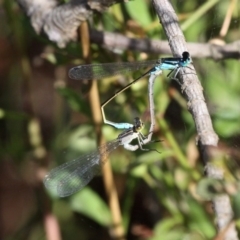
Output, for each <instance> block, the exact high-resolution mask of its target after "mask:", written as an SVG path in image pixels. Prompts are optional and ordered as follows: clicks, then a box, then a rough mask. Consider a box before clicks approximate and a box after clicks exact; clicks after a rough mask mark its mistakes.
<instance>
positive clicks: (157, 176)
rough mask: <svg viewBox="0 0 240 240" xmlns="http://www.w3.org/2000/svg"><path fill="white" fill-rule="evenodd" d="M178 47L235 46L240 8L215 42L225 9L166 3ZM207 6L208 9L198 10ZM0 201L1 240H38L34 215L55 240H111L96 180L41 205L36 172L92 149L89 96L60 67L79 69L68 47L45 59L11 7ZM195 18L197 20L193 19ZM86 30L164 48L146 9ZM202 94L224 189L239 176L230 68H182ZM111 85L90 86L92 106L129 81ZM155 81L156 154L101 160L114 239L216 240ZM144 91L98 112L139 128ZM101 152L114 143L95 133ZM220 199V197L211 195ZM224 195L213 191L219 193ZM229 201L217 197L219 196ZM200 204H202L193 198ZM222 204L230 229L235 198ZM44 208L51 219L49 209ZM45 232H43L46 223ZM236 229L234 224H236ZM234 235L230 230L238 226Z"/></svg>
mask: <svg viewBox="0 0 240 240" xmlns="http://www.w3.org/2000/svg"><path fill="white" fill-rule="evenodd" d="M172 2H173V4H174V7H175V10H176V12H177V13H178V15H179V19H180V23H181V26H182V28H183V30H184V34H185V37H186V40H187V42H195V43H208V42H210V41H215V43H216V42H217V40H218V41H220V40H221V42H225V43H231V42H234V41H236V40H238V39H239V38H240V31H239V30H240V17H239V16H240V15H239V13H240V5H239V4H236V5H235V8H234V11H233V14H232V16H230V27H229V29H228V31H227V33H226V35H224V36H223V37H222V38H220V37H219V32H220V30H221V27H222V24H223V21H224V18H225V16H226V13H227V10H228V8H229V4H230V3H231V2H233V1H211V0H209V1H203V0H195V1H193V0H188V1H182V0H174V1H172ZM210 3H212V6H211V7H207V4H210ZM0 4H1V10H0V17H1V21H0V27H1V29H2V30H1V32H0V42H1V44H0V78H1V81H0V104H1V105H0V129H1V132H0V141H1V142H0V157H1V162H0V164H1V167H0V173H1V174H0V178H1V184H0V191H1V194H0V201H1V206H0V207H1V209H0V212H1V221H0V229H1V232H0V233H1V236H0V238H1V239H29V240H31V239H46V236H45V231H44V227H45V225H44V224H45V221H46V219H45V220H44V217H45V213H46V212H47V211H49V210H50V209H51V210H52V211H53V213H54V215H55V216H57V219H58V222H59V227H60V229H61V234H62V239H68V240H71V239H111V237H110V234H109V232H108V226H109V225H110V224H111V218H110V211H109V208H108V206H107V204H106V201H105V200H106V196H105V192H104V188H103V184H102V179H101V177H97V178H95V179H94V180H93V181H92V182H91V183H90V184H89V185H88V186H87V187H86V188H84V189H83V190H82V191H80V192H78V193H76V194H75V195H73V196H71V197H68V198H64V199H59V198H57V197H54V196H51V194H48V193H47V192H46V190H45V189H44V187H43V184H42V179H43V177H44V175H45V174H46V173H47V170H48V169H50V168H52V167H54V166H56V165H59V164H61V163H63V162H65V161H67V160H71V159H74V158H75V157H76V156H79V155H81V154H83V153H86V152H90V151H92V150H93V149H95V148H96V134H95V130H94V125H93V121H92V113H91V111H90V105H89V102H88V91H89V87H90V86H89V84H83V83H82V82H79V81H74V80H70V79H68V77H67V71H68V70H69V69H70V67H72V66H75V65H78V64H81V63H84V61H83V60H82V50H81V45H80V44H79V43H78V42H76V43H74V42H72V43H70V44H68V46H67V47H66V48H64V49H59V48H57V47H56V46H55V45H54V44H53V43H51V42H50V41H48V39H46V37H44V36H38V35H36V34H35V32H34V31H33V29H32V27H31V25H30V22H29V19H28V17H27V16H26V15H25V13H23V12H22V11H21V9H20V8H19V6H18V5H17V4H16V2H14V1H9V0H6V1H0ZM198 14H199V15H198ZM89 25H90V26H91V28H94V29H99V30H106V31H111V32H118V33H122V34H123V35H126V36H129V37H133V38H143V37H144V38H149V39H159V38H161V39H162V40H165V37H164V32H163V29H162V28H161V26H160V25H159V20H158V19H157V16H156V15H155V13H154V9H153V7H152V5H151V1H147V0H146V1H145V0H141V1H140V0H135V1H131V2H129V3H125V4H117V5H114V6H112V7H111V8H109V10H108V11H107V12H106V13H104V14H102V15H100V14H96V15H94V16H93V18H92V19H90V21H89ZM91 57H92V62H94V63H102V62H117V61H137V60H144V59H157V58H159V57H164V55H161V56H159V55H156V54H147V53H141V52H132V51H118V49H105V48H103V47H101V46H99V45H96V44H92V46H91ZM193 62H194V66H195V68H196V70H197V73H198V76H199V78H200V79H201V83H202V85H203V87H204V93H205V97H206V100H207V104H208V106H209V111H210V113H211V116H212V120H213V124H214V129H215V130H216V132H217V134H218V135H219V136H220V141H219V148H218V149H216V150H215V152H214V159H215V160H216V161H218V164H221V165H222V167H223V168H224V169H225V172H226V176H225V177H226V181H227V182H228V183H231V187H232V188H231V189H233V186H236V184H237V180H238V176H239V156H240V148H239V146H240V144H239V140H240V127H239V125H240V104H239V103H240V81H239V80H240V68H239V60H236V59H232V60H229V59H228V60H222V61H218V62H216V61H214V60H212V59H198V57H197V56H196V57H195V58H193ZM139 74H140V73H139V72H137V73H133V74H131V75H127V76H114V77H111V78H110V79H108V80H107V79H106V80H102V81H99V82H98V86H99V91H100V97H101V101H102V102H103V101H105V100H106V99H107V98H108V97H110V96H111V95H112V94H113V93H114V92H116V91H117V90H118V89H120V88H122V87H123V86H125V85H126V84H127V83H128V82H129V81H131V80H133V79H134V78H135V77H137V76H139ZM166 75H167V73H164V74H163V76H161V77H159V78H158V79H157V81H156V84H155V87H154V98H155V104H156V106H155V107H156V109H155V112H156V121H157V124H156V132H155V133H154V139H161V140H163V141H162V142H161V143H153V144H151V146H150V147H151V148H153V147H154V148H156V149H158V150H159V151H160V152H161V154H158V153H157V152H152V151H150V152H142V151H136V152H129V151H127V150H125V149H123V148H119V149H117V150H116V151H115V152H114V153H113V154H112V155H111V164H112V167H113V170H114V173H115V181H116V184H117V188H118V193H119V199H120V204H121V210H122V215H123V221H124V227H125V230H126V233H127V236H128V237H127V238H128V239H152V240H153V239H165V240H168V239H169V240H170V239H196V240H197V239H199V240H200V239H212V238H213V237H214V236H215V235H216V230H215V226H214V216H213V211H212V208H211V203H210V202H209V199H210V195H209V191H207V190H206V184H204V183H203V182H202V181H201V179H203V171H204V169H203V167H202V164H201V162H200V161H199V154H198V150H197V148H196V145H195V137H196V131H195V126H194V122H193V120H192V117H191V115H190V114H189V112H188V110H187V106H186V102H185V100H184V98H183V96H182V95H181V92H180V90H179V89H180V88H179V86H178V83H176V82H173V81H170V80H169V79H168V78H167V77H166ZM147 98H148V95H147V81H146V80H141V81H139V82H138V83H137V84H135V85H134V86H132V88H131V89H129V90H127V91H126V92H124V93H123V94H121V95H120V96H119V97H117V99H116V101H113V102H111V103H110V104H109V105H108V106H107V108H106V114H107V116H108V119H110V120H113V121H117V122H121V121H128V122H132V121H133V118H134V117H136V116H139V117H141V118H142V119H143V121H144V122H145V123H146V130H145V133H147V129H148V125H149V111H148V99H147ZM102 128H103V132H104V136H105V138H106V140H107V141H109V140H113V139H115V138H116V137H117V136H118V134H119V131H117V130H115V129H113V128H112V127H110V126H102ZM221 190H222V191H223V189H222V188H221ZM225 190H226V189H224V191H225ZM227 190H229V189H227ZM204 193H205V195H204ZM231 193H232V196H231V197H232V202H233V207H234V212H235V215H236V216H235V217H236V220H237V219H238V213H239V211H240V209H239V206H240V205H239V204H238V203H239V200H238V199H239V194H238V193H237V191H236V190H235V188H234V191H232V192H231ZM50 203H51V207H50ZM49 221H51V220H49ZM237 223H238V222H237ZM238 226H239V224H238Z"/></svg>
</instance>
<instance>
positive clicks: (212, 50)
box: [90, 29, 240, 60]
mask: <svg viewBox="0 0 240 240" xmlns="http://www.w3.org/2000/svg"><path fill="white" fill-rule="evenodd" d="M90 39H91V42H92V43H97V44H101V45H103V46H104V47H106V48H108V49H113V50H116V49H117V50H122V51H123V50H132V51H138V52H146V53H155V54H156V53H159V54H160V53H161V54H171V53H172V52H171V49H170V47H169V43H168V41H160V40H149V39H136V38H128V37H126V36H124V35H122V34H118V33H111V32H101V31H97V30H93V29H92V30H90ZM186 46H187V48H188V49H189V52H190V53H191V57H193V58H213V59H214V60H222V59H229V58H232V59H239V58H240V40H238V41H235V42H232V43H229V44H226V45H223V46H220V45H216V44H212V43H186Z"/></svg>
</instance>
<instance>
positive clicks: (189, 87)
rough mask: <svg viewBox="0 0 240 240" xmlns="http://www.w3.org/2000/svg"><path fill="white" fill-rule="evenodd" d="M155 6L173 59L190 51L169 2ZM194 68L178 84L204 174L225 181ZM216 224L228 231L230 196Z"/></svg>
mask: <svg viewBox="0 0 240 240" xmlns="http://www.w3.org/2000/svg"><path fill="white" fill-rule="evenodd" d="M153 5H154V7H155V10H156V12H157V15H158V17H159V19H160V22H161V24H162V26H163V28H164V30H165V33H166V35H167V38H168V40H169V45H170V48H171V51H172V53H173V56H176V57H180V56H181V54H182V52H184V51H187V45H186V41H185V38H184V35H183V33H182V31H181V29H180V27H179V24H178V19H177V15H176V13H175V11H174V9H173V8H172V5H171V4H170V2H169V1H168V0H153ZM191 68H192V69H193V70H192V69H189V68H185V69H181V73H180V74H179V75H180V77H179V81H180V83H181V89H182V92H183V93H184V95H185V97H186V100H187V105H188V110H189V111H190V113H191V114H192V117H193V120H194V122H195V126H196V131H197V139H196V143H197V144H198V147H199V150H200V153H201V157H202V161H203V163H204V164H205V173H206V175H207V176H208V177H211V178H218V179H223V172H222V170H221V169H219V168H218V167H216V166H213V164H211V163H210V159H211V156H210V154H209V152H211V151H210V150H211V148H213V147H216V146H217V144H218V136H217V134H216V133H215V132H214V129H213V126H212V121H211V118H210V115H209V112H208V109H207V105H206V102H205V99H204V96H203V92H202V90H203V88H202V86H201V82H200V81H199V79H198V77H197V74H196V71H195V69H194V68H193V66H191ZM213 206H214V211H215V214H216V218H217V219H216V222H217V227H218V230H219V232H220V231H221V230H222V229H223V228H225V227H226V226H227V225H228V223H230V222H231V220H232V218H233V211H232V208H231V205H230V200H229V197H228V195H222V196H219V197H216V198H214V199H213ZM224 239H231V240H233V239H238V237H237V233H236V230H235V225H234V227H232V228H230V229H229V230H228V231H227V232H226V235H225V238H224Z"/></svg>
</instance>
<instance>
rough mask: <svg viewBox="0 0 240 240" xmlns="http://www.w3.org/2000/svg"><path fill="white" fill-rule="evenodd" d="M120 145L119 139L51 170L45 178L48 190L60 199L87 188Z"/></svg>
mask: <svg viewBox="0 0 240 240" xmlns="http://www.w3.org/2000/svg"><path fill="white" fill-rule="evenodd" d="M119 145H120V141H119V140H118V139H116V140H113V141H111V142H108V143H106V144H104V145H102V146H100V147H99V148H98V149H97V150H96V151H94V152H92V153H89V154H86V155H83V156H81V157H79V158H77V159H74V160H72V161H70V162H66V163H64V164H62V165H60V166H59V167H56V168H54V169H53V170H51V171H50V172H49V173H48V174H47V175H46V176H45V178H44V180H43V182H44V185H45V187H46V188H48V189H49V190H51V191H52V192H53V193H54V194H55V195H58V196H60V197H66V196H69V195H71V194H73V193H75V192H76V191H78V190H80V189H82V188H83V187H84V186H86V185H87V184H88V183H89V182H90V181H91V179H92V178H93V177H94V176H95V175H96V174H98V173H99V172H100V170H101V164H104V163H105V161H106V158H107V156H108V154H109V153H110V152H112V151H113V150H114V149H116V148H117V147H118V146H119Z"/></svg>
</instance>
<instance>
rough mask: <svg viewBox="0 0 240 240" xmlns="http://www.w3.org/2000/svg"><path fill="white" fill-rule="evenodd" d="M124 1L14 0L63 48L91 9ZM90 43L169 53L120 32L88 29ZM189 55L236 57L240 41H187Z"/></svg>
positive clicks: (161, 45) (163, 43) (100, 9)
mask: <svg viewBox="0 0 240 240" xmlns="http://www.w3.org/2000/svg"><path fill="white" fill-rule="evenodd" d="M122 1H124V0H111V1H110V0H102V1H100V0H95V1H94V0H88V1H87V0H81V1H80V0H72V1H71V2H69V3H67V4H62V5H58V4H57V3H58V2H57V1H56V0H41V1H39V0H18V3H19V4H20V5H21V6H22V8H23V9H24V11H25V12H26V13H27V15H28V16H29V17H30V19H31V24H32V26H33V28H34V30H35V31H36V33H37V34H40V33H41V32H44V33H45V34H46V35H47V36H48V38H49V39H50V40H51V41H53V42H56V43H57V45H58V46H59V47H65V46H66V44H67V43H68V42H70V41H76V40H77V28H78V27H79V26H80V25H81V23H82V22H83V21H86V20H87V19H88V18H89V17H91V16H92V13H93V12H94V11H98V12H103V11H105V10H106V9H107V8H108V7H109V6H111V5H112V4H114V3H117V2H122ZM90 39H91V42H92V43H97V44H101V45H103V46H104V47H106V48H110V49H119V50H133V51H138V52H139V51H140V52H147V53H165V54H170V53H171V51H170V48H169V44H168V42H167V41H159V40H149V39H134V38H128V37H126V36H124V35H122V34H118V33H110V32H101V31H97V30H91V31H90ZM187 47H188V49H189V50H190V52H191V56H192V57H196V58H213V59H215V60H221V59H227V58H234V59H239V58H240V41H236V42H233V43H230V44H227V45H224V46H219V45H215V44H210V43H188V44H187Z"/></svg>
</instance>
